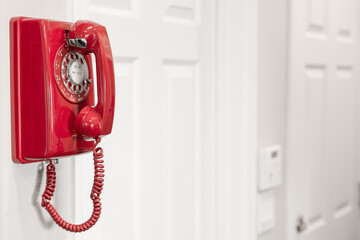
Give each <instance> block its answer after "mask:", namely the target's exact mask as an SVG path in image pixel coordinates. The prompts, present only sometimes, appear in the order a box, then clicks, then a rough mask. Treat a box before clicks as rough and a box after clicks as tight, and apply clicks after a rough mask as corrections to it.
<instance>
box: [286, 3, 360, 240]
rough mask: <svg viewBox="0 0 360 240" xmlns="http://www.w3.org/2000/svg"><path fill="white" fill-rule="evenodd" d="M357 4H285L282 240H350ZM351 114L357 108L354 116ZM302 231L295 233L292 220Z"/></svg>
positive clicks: (353, 194) (354, 204) (354, 206)
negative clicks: (286, 67) (285, 178)
mask: <svg viewBox="0 0 360 240" xmlns="http://www.w3.org/2000/svg"><path fill="white" fill-rule="evenodd" d="M359 14H360V10H359V1H357V0H346V1H345V0H308V1H298V0H292V1H291V11H290V18H291V23H290V68H289V76H290V83H289V106H288V112H289V115H288V117H289V118H288V121H289V124H288V154H287V160H288V201H289V202H288V219H287V221H288V239H289V240H294V239H301V240H340V239H344V240H345V239H346V240H357V239H359V237H360V236H357V235H356V232H357V230H356V229H357V228H358V222H357V211H358V207H359V206H358V202H357V200H356V199H357V194H358V189H357V187H358V186H357V178H356V175H355V174H357V173H358V172H357V171H356V165H355V160H356V158H355V151H356V148H358V146H356V145H355V140H356V137H357V136H356V129H357V127H356V125H357V124H358V122H359V121H355V120H356V116H357V115H356V114H355V112H356V111H359V108H358V104H357V102H356V98H355V94H357V93H356V92H357V91H356V88H357V89H358V86H359V85H358V83H357V82H358V81H359V77H360V75H359V66H360V62H359V57H358V56H357V55H359V24H358V23H359ZM355 106H357V108H355ZM300 216H302V218H303V220H304V222H305V224H306V225H307V226H306V228H304V230H303V231H300V232H297V230H296V226H297V219H298V218H299V217H300Z"/></svg>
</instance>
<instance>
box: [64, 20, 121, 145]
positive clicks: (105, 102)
mask: <svg viewBox="0 0 360 240" xmlns="http://www.w3.org/2000/svg"><path fill="white" fill-rule="evenodd" d="M67 35H68V39H67V44H68V45H71V46H73V47H77V48H81V49H85V50H87V51H89V52H90V53H93V54H94V55H95V60H96V73H97V74H96V77H97V96H98V102H97V104H96V106H95V107H91V106H86V107H84V108H83V109H82V110H81V111H80V112H79V114H78V115H77V117H76V122H75V131H76V134H77V135H78V137H80V138H84V139H86V138H94V137H99V136H103V135H108V134H110V133H111V130H112V123H113V119H114V108H115V77H114V75H115V74H114V63H113V56H112V53H111V48H110V42H109V39H108V35H107V32H106V28H105V27H104V26H101V25H99V24H97V23H94V22H91V21H84V20H79V21H77V22H75V23H73V24H72V25H71V26H70V31H69V32H68V34H67Z"/></svg>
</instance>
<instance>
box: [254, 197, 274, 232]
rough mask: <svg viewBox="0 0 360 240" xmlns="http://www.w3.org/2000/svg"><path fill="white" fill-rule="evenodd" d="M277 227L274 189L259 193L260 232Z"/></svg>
mask: <svg viewBox="0 0 360 240" xmlns="http://www.w3.org/2000/svg"><path fill="white" fill-rule="evenodd" d="M274 227H275V196H274V192H273V191H266V192H262V193H259V194H258V234H259V235H260V234H262V233H265V232H267V231H270V230H271V229H273V228H274Z"/></svg>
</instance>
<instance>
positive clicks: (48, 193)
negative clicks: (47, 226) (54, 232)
mask: <svg viewBox="0 0 360 240" xmlns="http://www.w3.org/2000/svg"><path fill="white" fill-rule="evenodd" d="M100 141H101V139H100V138H96V139H95V144H94V146H93V148H92V151H93V155H94V169H95V172H94V173H95V175H94V184H93V187H92V190H91V194H90V198H91V200H92V201H93V212H92V215H91V217H90V218H89V220H87V221H86V222H84V223H82V224H71V223H68V222H66V221H65V220H64V219H63V218H62V217H61V216H60V215H59V213H58V212H57V211H56V210H55V208H54V206H53V205H52V204H51V203H50V201H51V198H52V196H53V195H54V191H55V183H56V173H55V165H54V164H53V163H52V161H51V160H50V163H49V165H48V166H47V168H46V187H45V191H44V193H43V195H42V202H41V206H42V207H45V209H46V210H47V211H48V212H49V214H50V216H51V217H52V219H53V220H54V221H55V222H56V223H57V224H58V225H59V226H60V227H62V228H63V229H65V230H67V231H70V232H83V231H86V230H88V229H90V228H91V227H92V226H94V225H95V223H96V222H97V221H98V219H99V217H100V214H101V202H100V194H101V191H102V189H103V185H104V172H105V170H104V164H103V163H104V160H102V159H101V158H103V156H104V155H103V149H102V148H101V147H97V145H98V144H99V142H100Z"/></svg>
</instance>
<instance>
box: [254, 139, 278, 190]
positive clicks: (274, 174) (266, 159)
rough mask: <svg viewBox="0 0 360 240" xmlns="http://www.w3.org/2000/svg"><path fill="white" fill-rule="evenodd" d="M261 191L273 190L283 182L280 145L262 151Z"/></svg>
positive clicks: (260, 167) (260, 165)
mask: <svg viewBox="0 0 360 240" xmlns="http://www.w3.org/2000/svg"><path fill="white" fill-rule="evenodd" d="M258 182H259V190H260V191H264V190H268V189H272V188H274V187H276V186H278V185H280V184H281V182H282V151H281V146H280V145H274V146H269V147H266V148H262V149H261V150H260V156H259V181H258Z"/></svg>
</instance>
